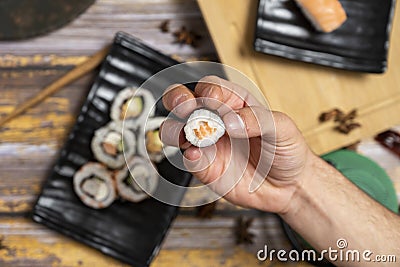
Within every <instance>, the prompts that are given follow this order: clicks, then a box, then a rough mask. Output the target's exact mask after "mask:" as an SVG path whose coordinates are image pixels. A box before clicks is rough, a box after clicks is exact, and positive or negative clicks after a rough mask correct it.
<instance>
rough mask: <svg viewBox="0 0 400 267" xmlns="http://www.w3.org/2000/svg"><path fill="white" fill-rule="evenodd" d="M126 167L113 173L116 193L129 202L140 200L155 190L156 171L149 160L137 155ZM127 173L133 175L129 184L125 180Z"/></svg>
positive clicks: (156, 181) (156, 183)
mask: <svg viewBox="0 0 400 267" xmlns="http://www.w3.org/2000/svg"><path fill="white" fill-rule="evenodd" d="M128 167H129V169H127V168H124V169H122V170H120V171H118V172H116V173H115V181H116V186H117V191H118V195H119V196H120V197H121V198H123V199H125V200H128V201H131V202H139V201H142V200H144V199H146V198H147V197H148V196H149V194H152V193H154V191H155V190H156V188H157V185H158V173H157V172H156V171H155V169H154V166H152V163H151V162H150V161H148V160H145V159H144V158H142V157H138V156H135V157H133V158H132V159H131V160H130V161H129V163H128ZM129 175H132V176H133V177H134V180H131V181H130V182H131V184H130V185H128V184H126V182H125V180H126V179H128V177H129Z"/></svg>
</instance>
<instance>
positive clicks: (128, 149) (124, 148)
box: [91, 121, 136, 169]
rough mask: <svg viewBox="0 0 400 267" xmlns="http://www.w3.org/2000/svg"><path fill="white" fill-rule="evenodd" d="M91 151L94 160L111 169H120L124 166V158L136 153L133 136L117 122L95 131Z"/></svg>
mask: <svg viewBox="0 0 400 267" xmlns="http://www.w3.org/2000/svg"><path fill="white" fill-rule="evenodd" d="M91 147H92V151H93V154H94V156H95V157H96V159H97V160H98V161H100V162H102V163H104V164H105V165H107V166H108V167H109V168H111V169H117V168H121V167H122V166H124V164H125V157H124V154H125V156H126V158H127V159H129V158H131V157H132V156H133V155H134V154H135V152H136V139H135V134H134V133H133V132H132V131H130V130H129V129H124V132H123V134H122V126H121V124H120V123H117V122H114V121H112V122H110V123H109V124H107V125H106V126H104V127H102V128H100V129H99V130H97V131H96V132H95V134H94V137H93V139H92V144H91Z"/></svg>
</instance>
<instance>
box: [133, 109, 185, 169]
mask: <svg viewBox="0 0 400 267" xmlns="http://www.w3.org/2000/svg"><path fill="white" fill-rule="evenodd" d="M165 119H166V118H165V117H153V118H149V119H148V121H147V123H146V126H145V127H144V129H141V132H140V138H139V146H138V149H139V153H140V155H142V156H143V157H147V156H148V157H149V158H150V160H151V161H153V162H155V163H158V162H160V161H162V160H163V159H164V158H165V157H166V156H167V157H168V156H172V155H174V154H175V153H177V152H178V151H179V148H177V147H173V146H166V145H164V144H163V142H162V141H161V139H160V135H159V133H160V126H161V123H162V122H163V121H164V120H165Z"/></svg>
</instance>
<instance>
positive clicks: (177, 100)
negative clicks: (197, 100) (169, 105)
mask: <svg viewBox="0 0 400 267" xmlns="http://www.w3.org/2000/svg"><path fill="white" fill-rule="evenodd" d="M187 99H188V95H187V94H182V95H180V96H178V97H176V98H175V99H174V102H173V103H174V107H177V106H179V105H180V104H182V103H183V102H185V101H186V100H187Z"/></svg>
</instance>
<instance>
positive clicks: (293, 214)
mask: <svg viewBox="0 0 400 267" xmlns="http://www.w3.org/2000/svg"><path fill="white" fill-rule="evenodd" d="M303 174H304V176H303V177H302V179H301V184H299V185H298V188H297V190H296V192H295V194H294V195H293V198H292V201H291V204H290V206H289V208H288V209H287V211H286V212H285V213H284V214H281V217H282V218H283V219H284V220H285V221H286V222H287V223H288V224H289V225H290V226H291V227H292V228H293V229H294V230H295V231H296V232H298V233H299V234H300V235H302V236H303V237H304V238H305V239H306V240H307V241H308V242H309V243H310V244H311V245H312V246H313V247H314V248H316V249H317V250H319V251H321V250H324V249H328V248H329V247H331V248H333V249H338V247H337V244H336V242H337V240H339V239H345V240H346V241H347V244H348V246H347V248H345V249H344V250H346V249H348V250H359V251H360V253H362V252H363V251H365V250H370V251H371V252H372V253H373V254H372V256H371V257H370V258H373V257H374V255H396V257H397V262H398V261H400V218H399V217H398V216H397V215H396V214H394V213H392V212H391V211H389V210H387V209H386V208H384V207H383V206H381V205H380V204H379V203H377V202H376V201H374V200H373V199H372V198H370V197H369V196H367V195H366V194H365V193H364V192H362V191H361V190H360V189H358V188H357V187H356V186H355V185H354V184H352V183H351V182H350V181H349V180H347V179H346V178H345V177H344V176H343V175H342V174H341V173H339V172H338V171H337V170H336V169H334V168H333V167H332V166H330V165H329V164H327V163H325V162H324V161H323V160H322V159H320V158H319V157H317V156H315V155H312V156H310V160H309V161H308V163H307V166H306V169H305V171H304V172H303ZM335 264H338V265H339V266H365V265H366V264H367V263H366V262H365V261H363V260H362V259H361V261H360V262H335ZM371 264H372V265H374V266H377V263H376V262H375V263H371Z"/></svg>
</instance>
